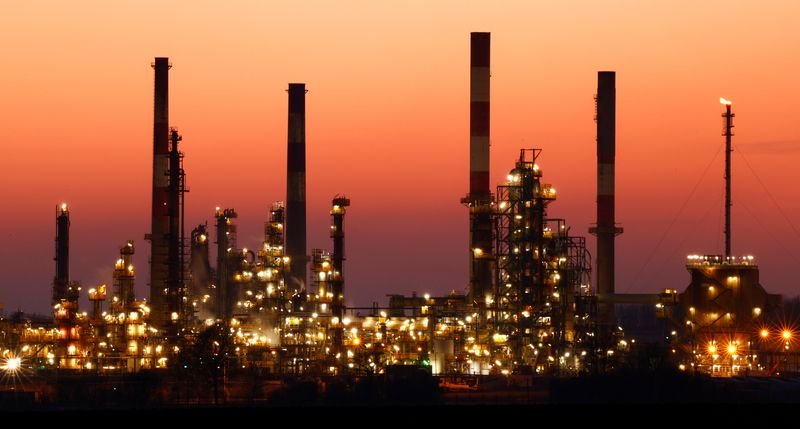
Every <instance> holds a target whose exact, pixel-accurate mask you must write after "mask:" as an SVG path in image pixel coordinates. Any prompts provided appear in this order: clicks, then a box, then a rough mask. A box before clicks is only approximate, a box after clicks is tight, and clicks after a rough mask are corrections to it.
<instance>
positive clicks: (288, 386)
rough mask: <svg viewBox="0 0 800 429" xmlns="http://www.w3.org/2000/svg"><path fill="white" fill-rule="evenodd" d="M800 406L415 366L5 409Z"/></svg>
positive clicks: (780, 389) (19, 397) (791, 396)
mask: <svg viewBox="0 0 800 429" xmlns="http://www.w3.org/2000/svg"><path fill="white" fill-rule="evenodd" d="M798 403H800V378H757V377H748V378H729V379H712V378H709V377H706V376H700V375H697V376H694V375H690V374H685V373H681V372H672V371H663V372H642V373H617V374H607V375H602V376H585V377H580V378H543V377H534V376H511V377H501V376H498V377H467V378H437V377H432V376H430V375H429V374H426V373H423V372H414V371H410V372H408V373H402V374H393V375H391V376H372V377H359V378H347V379H345V378H310V377H309V378H302V379H277V378H266V377H252V376H249V377H248V376H237V377H234V376H231V377H228V378H226V379H224V380H217V382H216V383H214V382H210V383H209V382H205V383H197V382H193V381H191V380H186V379H182V378H181V377H177V376H171V375H166V374H164V373H163V372H162V373H149V374H148V373H138V374H128V375H117V376H107V375H104V376H87V375H85V374H69V373H58V374H56V373H50V374H41V375H37V376H35V377H29V378H28V379H27V380H24V382H23V383H18V384H16V385H14V386H4V387H3V389H2V390H0V411H3V412H26V411H37V412H42V411H50V412H55V413H58V414H70V413H73V412H76V413H80V412H81V411H82V410H87V409H91V410H94V412H100V411H103V412H110V413H113V412H118V411H119V410H129V409H136V410H138V411H137V414H138V413H139V412H145V413H146V414H150V413H153V414H161V413H166V414H178V415H180V414H182V413H191V414H192V415H193V416H202V415H203V414H208V415H209V416H214V415H224V414H226V413H230V412H231V411H232V410H235V411H236V415H237V416H238V415H239V413H245V414H247V413H252V414H255V415H258V414H261V413H277V414H282V413H287V414H288V415H294V414H299V415H302V416H303V418H304V419H312V420H313V419H314V418H322V419H324V418H326V417H325V416H328V415H329V413H327V411H330V410H332V409H336V410H339V411H337V415H338V414H341V413H345V414H346V413H348V412H349V411H348V410H350V411H352V412H353V413H356V414H357V415H359V416H366V415H369V414H371V413H378V414H382V413H385V412H386V411H388V410H394V409H399V410H402V409H406V408H413V409H414V410H420V411H423V410H427V411H431V412H435V413H438V414H441V412H443V413H445V414H446V415H451V414H455V415H456V416H454V417H457V418H466V419H468V420H467V421H469V415H471V414H473V413H477V415H480V416H486V415H487V413H489V414H493V413H495V412H500V413H501V414H502V416H504V417H503V418H505V416H511V415H515V414H526V415H527V414H531V415H537V414H539V413H544V414H550V413H554V412H555V413H561V412H566V413H567V414H569V415H570V418H571V419H580V418H581V416H582V412H580V413H575V412H574V411H569V410H585V411H592V410H594V411H592V412H600V413H603V412H606V411H609V412H610V411H611V410H615V409H617V408H619V406H620V405H622V404H637V405H639V406H640V407H644V408H645V409H647V408H653V411H658V410H659V409H661V408H662V407H665V406H669V407H675V406H679V407H680V408H687V407H688V408H691V407H704V408H703V409H714V408H715V407H719V406H725V405H728V408H729V410H728V413H727V415H729V416H734V415H737V413H738V412H739V411H743V412H744V410H752V409H753V408H752V405H754V404H761V406H762V407H763V406H770V405H771V404H795V406H796V404H798ZM734 404H748V406H747V407H736V406H732V405H734ZM576 405H577V407H576ZM773 406H774V405H773ZM640 407H637V408H640ZM302 409H309V411H302ZM312 410H313V411H312ZM776 411H778V410H776ZM393 414H394V415H395V416H396V417H397V418H405V417H409V418H410V417H412V416H408V415H407V414H408V413H406V412H399V413H393ZM412 414H414V413H412Z"/></svg>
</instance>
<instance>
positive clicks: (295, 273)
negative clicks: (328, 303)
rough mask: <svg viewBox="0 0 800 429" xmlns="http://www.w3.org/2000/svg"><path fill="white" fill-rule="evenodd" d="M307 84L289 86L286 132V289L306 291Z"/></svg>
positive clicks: (291, 84)
mask: <svg viewBox="0 0 800 429" xmlns="http://www.w3.org/2000/svg"><path fill="white" fill-rule="evenodd" d="M306 253H307V252H306V84H304V83H290V84H289V132H288V145H287V168H286V255H287V256H288V257H289V263H290V264H291V272H290V275H289V279H288V280H289V290H290V291H292V292H302V291H305V288H306V271H307V270H306V265H307V264H308V256H307V255H306Z"/></svg>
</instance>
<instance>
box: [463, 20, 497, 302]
mask: <svg viewBox="0 0 800 429" xmlns="http://www.w3.org/2000/svg"><path fill="white" fill-rule="evenodd" d="M470 42H471V44H470V91H469V95H470V104H469V106H470V108H469V110H470V112H469V113H470V115H469V116H470V119H469V135H470V136H469V195H467V197H466V198H464V199H463V200H462V202H463V203H465V204H467V205H468V206H469V208H470V241H469V243H470V298H471V299H472V300H473V301H474V302H478V303H479V304H483V303H484V300H485V295H486V293H487V292H489V291H490V290H491V286H492V261H493V257H492V218H491V210H492V206H491V198H492V196H491V192H490V191H489V57H490V45H491V34H490V33H471V34H470Z"/></svg>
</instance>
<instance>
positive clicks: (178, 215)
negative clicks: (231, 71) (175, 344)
mask: <svg viewBox="0 0 800 429" xmlns="http://www.w3.org/2000/svg"><path fill="white" fill-rule="evenodd" d="M169 135H170V139H169V140H170V150H169V173H168V174H169V187H168V197H167V217H168V219H169V230H168V232H167V288H166V294H167V313H168V314H169V319H170V322H169V324H168V329H167V335H168V337H169V338H170V340H174V339H176V336H177V333H178V330H179V328H180V324H181V322H182V321H184V319H185V315H184V314H183V313H184V312H183V299H184V296H185V294H186V291H185V286H184V261H183V256H184V252H183V242H184V237H183V197H184V193H185V192H186V190H185V187H184V179H185V174H184V171H183V166H182V164H183V162H182V160H183V154H182V153H181V152H180V150H179V148H178V144H179V143H180V141H181V140H182V138H181V136H180V135H179V134H178V131H177V130H176V129H174V128H173V129H170V133H169Z"/></svg>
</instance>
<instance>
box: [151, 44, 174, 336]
mask: <svg viewBox="0 0 800 429" xmlns="http://www.w3.org/2000/svg"><path fill="white" fill-rule="evenodd" d="M153 68H154V69H155V92H154V110H153V200H152V217H151V223H150V225H151V226H150V234H148V235H146V236H145V238H146V239H149V240H150V308H151V312H150V321H151V323H152V324H153V325H154V326H156V327H157V328H159V329H164V328H165V327H166V324H167V322H168V321H169V317H168V314H167V313H168V310H169V309H168V305H167V293H166V292H167V278H168V271H169V270H168V265H169V261H168V259H169V257H168V253H169V244H168V240H167V236H168V234H169V221H170V218H169V210H168V207H167V206H168V200H169V175H168V174H169V74H168V71H169V69H170V65H169V59H168V58H156V59H155V63H153Z"/></svg>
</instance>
